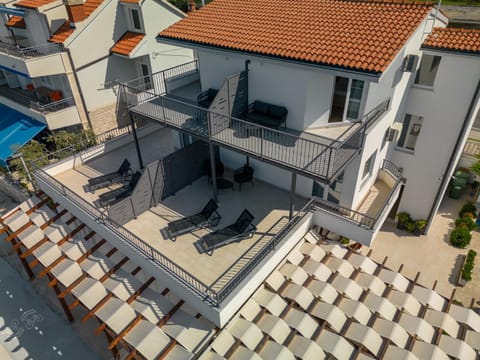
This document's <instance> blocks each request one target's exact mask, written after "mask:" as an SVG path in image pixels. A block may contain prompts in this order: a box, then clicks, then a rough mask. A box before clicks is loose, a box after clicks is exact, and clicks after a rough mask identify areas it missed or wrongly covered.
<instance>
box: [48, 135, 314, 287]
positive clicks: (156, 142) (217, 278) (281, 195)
mask: <svg viewBox="0 0 480 360" xmlns="http://www.w3.org/2000/svg"><path fill="white" fill-rule="evenodd" d="M173 133H174V132H173ZM171 134H172V131H171V130H168V129H161V130H159V131H156V132H151V133H150V134H149V135H148V136H146V137H144V138H141V139H140V147H141V149H142V154H143V155H144V163H145V164H148V163H149V162H151V161H154V160H156V159H159V158H162V157H163V156H165V155H167V154H169V153H171V152H172V151H174V139H173V137H172V135H171ZM125 157H127V158H128V159H129V161H131V163H132V164H133V169H134V170H136V169H137V168H138V162H137V159H136V153H135V149H134V146H133V143H129V144H128V145H127V146H124V147H122V148H120V149H117V150H115V151H112V152H109V153H107V154H105V155H104V156H101V157H98V158H96V159H94V160H91V161H89V162H87V163H86V164H83V165H80V166H76V167H75V169H72V170H67V171H65V172H63V173H61V174H59V175H56V176H55V178H56V179H57V180H58V181H60V182H61V183H62V184H64V185H65V186H67V187H69V188H70V189H71V190H73V191H74V192H75V193H77V194H78V195H80V196H81V197H82V198H83V199H85V200H87V201H89V202H90V203H92V204H93V202H94V201H95V200H96V199H97V198H98V195H99V194H101V193H102V192H105V191H108V188H107V189H105V190H104V189H102V190H98V191H96V192H95V193H94V194H92V193H87V192H85V191H84V189H83V187H84V185H85V184H86V183H87V181H88V179H89V178H91V177H94V176H98V175H99V174H104V173H108V172H110V171H113V170H115V169H116V168H117V167H118V166H119V164H120V163H121V162H122V161H123V159H124V158H125ZM226 165H228V164H226ZM224 178H226V179H229V180H232V178H233V176H232V171H231V169H228V168H227V169H226V170H225V175H224ZM211 197H212V188H211V185H210V184H208V181H207V177H206V176H204V177H201V178H199V179H198V180H196V181H195V182H194V183H193V184H191V185H190V186H187V187H185V188H183V189H182V190H180V191H179V192H177V193H176V194H175V195H174V196H171V197H168V198H167V199H165V200H164V201H163V202H162V203H160V204H158V205H157V206H156V207H154V208H151V209H150V210H148V211H146V212H144V213H143V214H141V215H139V216H138V217H137V218H136V219H134V220H131V221H130V222H128V223H126V224H125V225H124V227H125V228H127V229H128V230H130V231H131V232H132V233H134V234H135V235H137V236H138V237H139V238H141V239H143V241H145V242H146V243H148V244H150V245H152V246H153V247H154V248H156V249H157V250H158V251H160V252H161V253H162V254H163V255H165V256H166V257H168V258H169V259H171V260H172V261H174V262H175V263H176V264H178V265H180V266H181V267H183V268H184V269H185V270H187V271H188V272H190V273H192V274H194V275H195V276H196V277H197V278H199V280H201V281H202V282H204V283H205V284H207V285H211V286H212V287H213V289H214V290H219V289H221V288H222V287H223V286H224V285H225V283H226V282H227V281H228V279H230V278H231V277H232V276H233V275H234V274H236V273H237V272H238V271H239V270H240V269H241V268H242V267H243V266H245V264H246V263H247V262H248V261H249V260H250V259H251V258H252V256H254V255H255V254H256V253H257V252H258V251H259V250H261V249H262V248H263V246H264V245H265V244H266V243H267V242H268V241H269V240H270V239H271V238H272V237H273V236H274V235H275V234H276V233H278V231H279V230H280V229H281V228H282V227H283V226H284V225H286V224H287V223H288V214H289V204H290V194H289V192H287V191H284V190H281V189H279V188H276V187H274V186H272V185H270V184H267V183H264V182H262V181H259V180H256V179H254V185H253V186H252V185H251V184H248V183H247V184H244V185H243V186H242V190H241V192H240V191H239V189H238V186H235V188H234V190H232V189H225V190H219V194H218V200H219V206H220V207H219V212H220V214H221V216H222V220H221V222H220V223H219V225H218V227H217V228H222V227H225V226H227V225H230V224H231V223H233V222H234V221H235V220H236V218H237V217H238V216H239V215H240V213H241V212H242V211H243V209H248V210H249V211H250V212H251V213H252V214H253V215H254V216H255V220H254V224H255V225H256V226H257V231H256V233H255V234H254V236H252V237H251V238H249V239H245V240H242V241H241V242H238V243H232V244H229V245H227V246H224V247H223V248H220V249H217V250H215V252H214V253H213V255H212V256H209V255H206V254H200V253H199V252H198V251H197V249H196V247H195V246H194V243H195V242H196V241H197V240H198V239H199V238H200V237H201V236H202V235H205V234H206V233H207V230H204V229H202V230H198V231H195V232H194V233H189V234H185V235H182V236H179V237H178V238H177V239H176V241H175V242H174V241H172V240H169V239H165V238H164V237H163V235H162V230H163V229H164V228H165V227H166V226H167V224H168V222H169V221H172V220H175V219H178V218H180V217H182V216H188V215H191V214H193V213H196V212H198V211H200V210H201V209H202V208H203V206H204V205H205V204H206V202H207V201H208V199H210V198H211ZM305 203H306V199H304V198H301V197H296V198H295V202H294V204H295V209H296V210H299V209H300V208H301V207H302V206H303V205H304V204H305Z"/></svg>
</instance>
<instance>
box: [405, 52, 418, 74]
mask: <svg viewBox="0 0 480 360" xmlns="http://www.w3.org/2000/svg"><path fill="white" fill-rule="evenodd" d="M416 59H417V56H416V55H407V56H405V58H404V59H403V64H402V71H404V72H412V71H413V68H414V65H415V60H416Z"/></svg>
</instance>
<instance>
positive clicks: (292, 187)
mask: <svg viewBox="0 0 480 360" xmlns="http://www.w3.org/2000/svg"><path fill="white" fill-rule="evenodd" d="M296 187H297V174H296V173H294V172H292V181H291V185H290V212H289V214H288V218H289V219H292V217H293V211H294V210H295V204H294V201H295V189H296Z"/></svg>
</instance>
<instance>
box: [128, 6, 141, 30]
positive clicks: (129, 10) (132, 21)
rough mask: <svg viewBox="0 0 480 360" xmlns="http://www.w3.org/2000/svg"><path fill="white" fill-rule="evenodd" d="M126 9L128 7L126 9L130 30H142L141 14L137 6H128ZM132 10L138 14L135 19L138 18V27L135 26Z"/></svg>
mask: <svg viewBox="0 0 480 360" xmlns="http://www.w3.org/2000/svg"><path fill="white" fill-rule="evenodd" d="M127 9H128V10H127V11H128V18H129V22H130V28H131V29H132V31H139V32H144V31H145V30H144V26H143V19H142V14H141V11H140V9H139V8H137V7H128V8H127ZM134 12H135V13H136V14H137V16H138V19H137V20H138V25H139V27H136V26H135V16H134V15H133V14H134Z"/></svg>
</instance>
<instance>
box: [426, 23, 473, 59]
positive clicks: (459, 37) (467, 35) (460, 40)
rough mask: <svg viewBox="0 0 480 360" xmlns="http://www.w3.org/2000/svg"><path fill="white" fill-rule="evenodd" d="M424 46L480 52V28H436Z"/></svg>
mask: <svg viewBox="0 0 480 360" xmlns="http://www.w3.org/2000/svg"><path fill="white" fill-rule="evenodd" d="M422 47H425V48H436V49H443V50H453V51H461V52H468V53H477V54H480V30H478V29H477V30H473V29H472V30H466V29H454V28H435V29H433V31H432V32H431V33H430V34H429V35H428V36H427V38H426V39H425V41H424V42H423V45H422Z"/></svg>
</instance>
